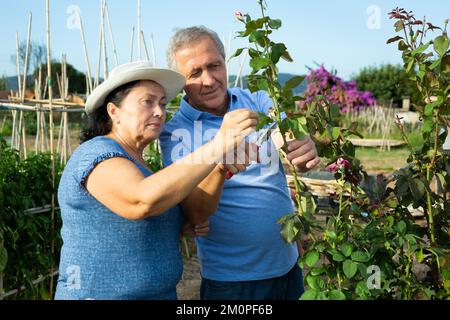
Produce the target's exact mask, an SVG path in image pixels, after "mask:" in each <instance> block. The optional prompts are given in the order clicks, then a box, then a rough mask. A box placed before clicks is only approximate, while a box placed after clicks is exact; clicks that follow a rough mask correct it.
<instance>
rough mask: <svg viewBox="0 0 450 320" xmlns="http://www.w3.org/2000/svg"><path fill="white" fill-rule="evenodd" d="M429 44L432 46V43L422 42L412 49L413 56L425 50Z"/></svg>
mask: <svg viewBox="0 0 450 320" xmlns="http://www.w3.org/2000/svg"><path fill="white" fill-rule="evenodd" d="M429 46H430V43H426V44H421V45H420V46H419V47H418V48H417V49H415V50H413V51H411V56H415V55H416V54H418V53H422V52H424V51H425V50H426V49H427V48H428V47H429Z"/></svg>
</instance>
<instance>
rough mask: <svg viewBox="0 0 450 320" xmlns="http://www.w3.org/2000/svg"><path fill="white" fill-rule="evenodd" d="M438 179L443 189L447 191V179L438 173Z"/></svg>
mask: <svg viewBox="0 0 450 320" xmlns="http://www.w3.org/2000/svg"><path fill="white" fill-rule="evenodd" d="M436 177H437V178H438V181H439V183H440V184H441V187H442V189H443V190H447V183H446V181H445V177H444V176H443V175H442V173H436Z"/></svg>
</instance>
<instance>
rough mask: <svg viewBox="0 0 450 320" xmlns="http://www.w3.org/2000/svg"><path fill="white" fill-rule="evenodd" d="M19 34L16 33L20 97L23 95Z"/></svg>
mask: <svg viewBox="0 0 450 320" xmlns="http://www.w3.org/2000/svg"><path fill="white" fill-rule="evenodd" d="M19 54H20V52H19V33H18V32H16V67H17V88H18V90H19V97H20V95H21V94H22V77H21V75H20V57H19Z"/></svg>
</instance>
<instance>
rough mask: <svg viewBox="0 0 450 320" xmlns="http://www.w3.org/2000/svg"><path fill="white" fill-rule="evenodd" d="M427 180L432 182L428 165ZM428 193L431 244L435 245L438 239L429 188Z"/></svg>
mask: <svg viewBox="0 0 450 320" xmlns="http://www.w3.org/2000/svg"><path fill="white" fill-rule="evenodd" d="M427 182H430V166H427ZM426 193H427V206H428V210H427V211H428V229H429V231H430V242H431V243H430V244H431V246H432V247H433V246H434V245H435V243H436V239H435V236H434V219H433V208H432V206H431V195H430V192H429V191H428V190H426Z"/></svg>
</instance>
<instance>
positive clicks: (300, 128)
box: [287, 117, 308, 140]
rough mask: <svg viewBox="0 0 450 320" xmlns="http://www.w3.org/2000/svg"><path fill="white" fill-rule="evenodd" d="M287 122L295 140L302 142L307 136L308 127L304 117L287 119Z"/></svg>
mask: <svg viewBox="0 0 450 320" xmlns="http://www.w3.org/2000/svg"><path fill="white" fill-rule="evenodd" d="M287 122H288V124H289V128H290V129H291V131H292V134H293V135H294V137H295V139H297V140H302V139H304V138H305V136H306V135H307V134H308V126H307V125H306V118H305V117H299V118H295V119H288V120H287Z"/></svg>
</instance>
